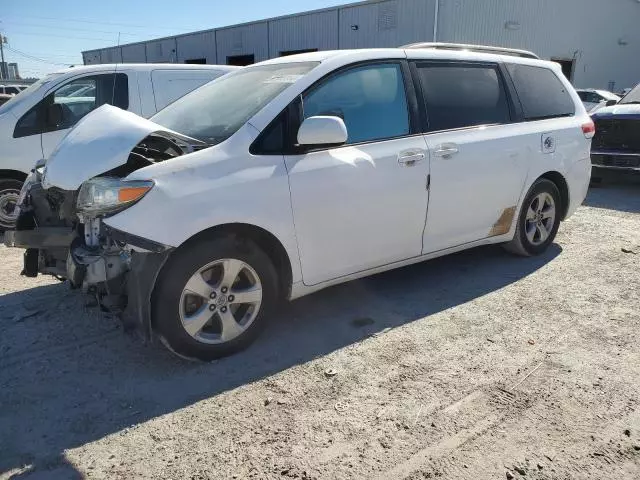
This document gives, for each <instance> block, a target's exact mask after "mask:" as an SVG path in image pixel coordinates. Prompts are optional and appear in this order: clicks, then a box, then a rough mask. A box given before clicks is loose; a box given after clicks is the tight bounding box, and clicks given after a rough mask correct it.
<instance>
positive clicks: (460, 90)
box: [418, 64, 511, 132]
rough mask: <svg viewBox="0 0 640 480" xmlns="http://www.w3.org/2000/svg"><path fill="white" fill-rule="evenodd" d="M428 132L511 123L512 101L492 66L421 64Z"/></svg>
mask: <svg viewBox="0 0 640 480" xmlns="http://www.w3.org/2000/svg"><path fill="white" fill-rule="evenodd" d="M418 73H419V77H420V84H421V87H422V92H423V95H424V99H425V102H426V109H427V116H428V120H429V131H431V132H434V131H440V130H451V129H456V128H465V127H473V126H477V125H490V124H501V123H509V122H510V121H511V118H510V115H509V103H508V102H507V96H506V93H505V89H504V86H503V84H502V81H501V78H500V75H499V73H498V70H497V67H496V66H493V65H455V64H422V65H418Z"/></svg>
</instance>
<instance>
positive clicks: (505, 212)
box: [413, 61, 532, 253]
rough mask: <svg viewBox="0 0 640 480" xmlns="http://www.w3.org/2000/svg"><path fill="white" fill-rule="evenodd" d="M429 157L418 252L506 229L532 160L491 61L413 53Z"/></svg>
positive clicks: (502, 81)
mask: <svg viewBox="0 0 640 480" xmlns="http://www.w3.org/2000/svg"><path fill="white" fill-rule="evenodd" d="M413 71H414V76H415V77H416V78H417V83H418V84H419V85H420V88H421V91H422V97H423V101H424V104H425V109H426V115H427V119H426V123H427V129H426V130H427V131H426V133H425V140H426V142H427V145H428V147H429V153H430V157H431V182H430V183H431V186H430V196H429V210H428V214H427V223H426V228H425V233H424V238H423V253H430V252H435V251H438V250H443V249H446V248H450V247H454V246H458V245H463V244H466V243H469V242H473V241H476V240H480V239H483V238H486V237H490V236H494V235H500V234H504V233H507V232H508V231H509V228H510V227H511V223H512V220H513V218H514V215H515V210H516V205H517V203H518V199H519V197H520V193H521V191H522V187H523V183H524V181H525V178H526V175H527V165H528V162H530V161H531V158H532V152H531V150H530V149H529V148H528V147H526V146H525V145H523V142H522V139H521V138H520V129H519V126H518V125H517V124H514V123H513V121H514V118H515V116H516V112H515V111H514V108H513V105H512V103H511V101H510V96H511V95H510V92H509V89H508V88H507V83H506V80H505V77H504V74H503V72H502V70H501V68H500V67H499V65H498V64H495V63H468V62H435V61H431V62H429V61H416V62H415V63H414V65H413Z"/></svg>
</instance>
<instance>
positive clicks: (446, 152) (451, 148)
mask: <svg viewBox="0 0 640 480" xmlns="http://www.w3.org/2000/svg"><path fill="white" fill-rule="evenodd" d="M458 151H459V150H458V145H456V144H455V143H443V144H442V145H438V146H437V147H436V149H435V151H434V152H433V154H434V155H435V156H436V157H442V158H449V157H451V156H453V155H455V154H456V153H458Z"/></svg>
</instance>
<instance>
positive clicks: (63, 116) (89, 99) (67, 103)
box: [48, 77, 97, 130]
mask: <svg viewBox="0 0 640 480" xmlns="http://www.w3.org/2000/svg"><path fill="white" fill-rule="evenodd" d="M96 85H97V81H96V78H95V77H86V78H79V79H77V80H74V81H73V82H71V83H67V84H66V85H64V86H63V87H61V88H59V89H58V90H56V91H55V92H54V93H53V98H52V99H51V100H52V101H51V105H50V106H49V108H50V109H51V111H53V112H56V111H57V114H56V115H55V117H56V118H51V116H50V117H49V118H48V120H50V121H51V123H52V124H53V125H56V127H57V128H55V130H63V129H65V128H71V127H72V126H73V125H75V124H76V123H78V122H79V121H80V119H81V118H82V117H84V116H85V115H86V114H87V113H89V112H90V111H92V110H94V109H95V108H96V89H97V88H96Z"/></svg>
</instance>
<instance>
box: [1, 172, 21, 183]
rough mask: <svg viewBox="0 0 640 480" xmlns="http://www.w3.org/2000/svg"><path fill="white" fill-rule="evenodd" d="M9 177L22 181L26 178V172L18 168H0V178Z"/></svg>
mask: <svg viewBox="0 0 640 480" xmlns="http://www.w3.org/2000/svg"><path fill="white" fill-rule="evenodd" d="M5 179H11V180H18V181H19V182H24V181H25V180H26V179H27V174H26V173H24V172H21V171H19V170H6V169H0V180H5Z"/></svg>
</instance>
